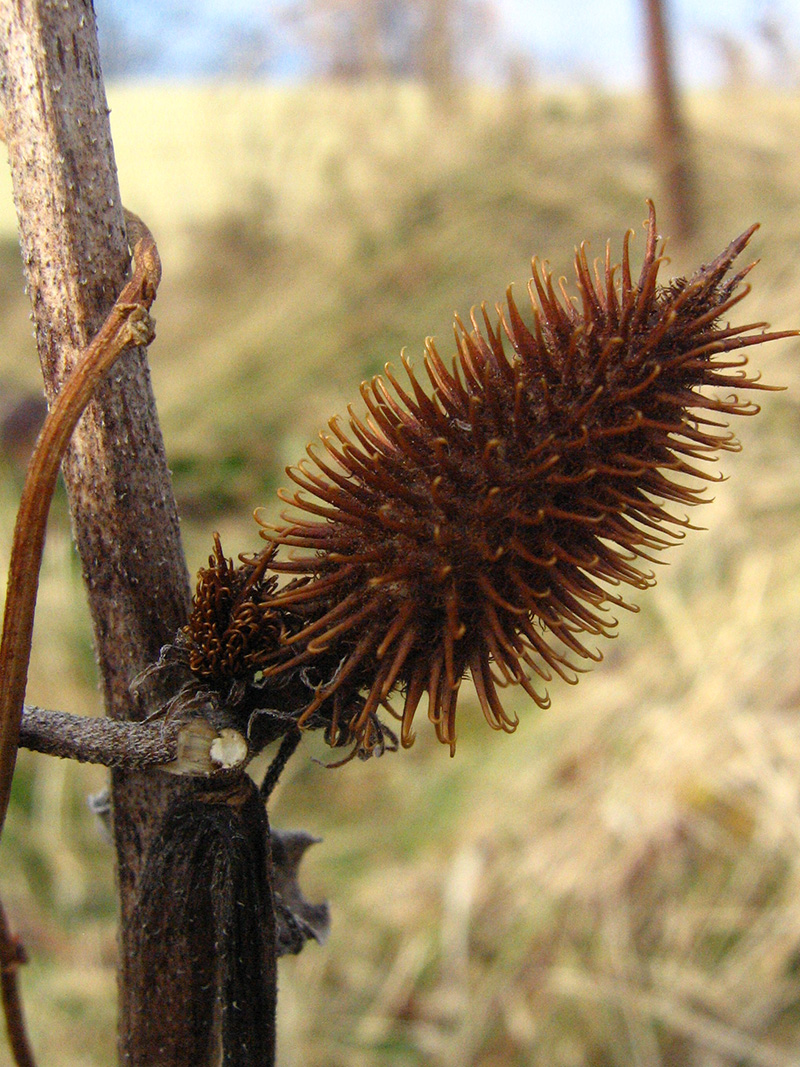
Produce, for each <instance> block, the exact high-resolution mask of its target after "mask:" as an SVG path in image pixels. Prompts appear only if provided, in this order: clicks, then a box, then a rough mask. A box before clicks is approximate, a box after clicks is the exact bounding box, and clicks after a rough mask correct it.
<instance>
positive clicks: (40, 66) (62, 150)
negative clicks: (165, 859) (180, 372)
mask: <svg viewBox="0 0 800 1067" xmlns="http://www.w3.org/2000/svg"><path fill="white" fill-rule="evenodd" d="M0 30H1V31H2V32H1V33H0V61H2V69H3V75H2V79H1V80H0V92H2V100H3V104H4V107H5V112H6V139H7V144H8V152H9V159H10V163H11V170H12V177H13V183H14V196H15V201H16V206H17V214H18V217H19V226H20V241H21V246H22V252H23V258H24V263H25V269H26V274H27V281H28V287H29V292H30V296H31V300H32V304H33V311H34V319H35V324H36V337H37V344H38V349H39V356H40V361H41V365H42V372H43V375H44V381H45V391H46V393H47V395H48V398H49V399H50V400H51V401H52V399H53V398H54V397H55V396H56V395H57V394H58V392H59V389H60V387H61V385H62V383H63V382H64V380H65V378H66V376H67V375H68V374H69V372H70V370H71V369H72V367H73V365H74V363H75V360H76V358H77V356H78V354H79V352H80V351H81V350H82V349H83V348H84V347H85V346H86V344H87V342H88V341H89V340H90V339H91V337H92V335H93V334H94V333H95V332H96V330H97V329H98V328H99V326H100V325H101V324H102V322H103V320H104V318H105V316H106V314H107V312H108V310H109V308H110V307H111V305H112V304H113V302H114V299H115V297H116V295H117V293H118V292H119V291H120V289H121V288H122V286H123V283H124V279H125V276H126V272H127V270H128V262H129V257H128V248H127V238H126V234H125V225H124V219H123V212H122V204H121V200H120V193H119V187H118V183H117V175H116V166H115V162H114V153H113V146H112V142H111V132H110V126H109V121H108V107H107V104H106V98H105V90H104V86H103V82H102V76H101V73H100V64H99V58H98V47H97V34H96V25H95V17H94V10H93V6H92V3H91V0H58V2H54V0H0ZM63 474H64V479H65V482H66V484H67V491H68V494H69V499H70V508H71V513H72V522H73V529H74V535H75V540H76V542H77V546H78V550H79V553H80V556H81V560H82V565H83V572H84V578H85V581H86V585H87V589H88V595H89V603H90V608H91V612H92V618H93V623H94V631H95V643H96V651H97V658H98V663H99V668H100V674H101V680H102V687H103V692H104V696H105V702H106V709H107V711H108V714H109V715H111V716H112V717H114V718H117V719H135V718H140V717H141V716H142V715H144V714H145V713H146V711H147V710H148V709H147V708H144V707H140V706H138V704H137V703H136V701H135V700H134V699H133V698H132V696H131V690H130V684H131V682H132V680H133V679H134V678H135V677H136V675H137V674H138V673H139V672H140V671H141V670H142V669H143V668H144V667H146V666H147V665H148V664H150V663H152V662H153V661H154V660H155V659H156V658H157V656H158V653H159V650H160V648H161V646H162V645H163V644H164V643H166V642H167V641H169V640H170V639H171V638H172V636H173V635H174V633H175V631H176V629H177V628H178V627H179V626H180V625H182V624H183V622H184V621H185V619H186V614H187V610H188V604H189V595H190V594H189V584H188V576H187V572H186V566H185V562H184V558H183V553H182V549H181V544H180V537H179V528H178V518H177V512H176V508H175V502H174V497H173V494H172V488H171V482H170V478H169V472H168V469H167V464H166V459H165V455H164V449H163V443H162V440H161V433H160V429H159V425H158V419H157V415H156V410H155V403H154V399H153V394H152V389H151V386H150V380H149V373H148V368H147V363H146V354H145V351H144V350H133V351H131V353H129V354H128V355H126V356H124V357H123V358H122V359H121V360H120V362H119V363H118V364H117V366H116V367H115V369H114V371H113V373H112V376H111V378H110V380H108V381H106V382H105V383H104V384H103V385H102V386H101V387H100V389H99V390H98V392H97V394H96V397H95V400H94V401H93V402H92V403H91V404H90V406H89V408H88V409H87V410H86V412H85V414H84V416H83V418H82V419H81V421H80V423H79V425H78V427H77V429H76V431H75V434H74V436H73V441H72V445H71V447H70V450H69V452H68V454H67V457H66V459H65V461H64V464H63ZM190 792H191V784H190V783H186V782H182V781H181V780H180V779H174V778H171V777H169V776H167V775H158V774H146V773H138V772H131V771H128V772H122V771H116V772H114V775H113V779H112V793H113V813H114V829H115V838H116V846H117V858H118V881H119V889H120V900H121V932H120V957H121V958H120V1056H121V1059H122V1061H123V1062H124V1063H130V1064H137V1065H141V1067H144V1064H148V1065H152V1064H155V1063H156V1062H157V1055H155V1054H154V1053H153V1050H152V1049H151V1050H150V1052H148V1050H147V1049H142V1048H141V1045H140V1043H139V1041H138V1039H133V1038H132V1037H131V1026H132V1020H136V1019H138V1018H141V1015H142V1011H143V1010H146V1007H145V1006H144V1005H143V1004H141V1003H140V1002H139V1000H137V999H136V997H137V993H138V994H139V999H141V996H142V995H145V993H149V995H150V996H151V997H152V996H153V991H154V990H156V989H157V988H158V983H159V982H162V983H163V982H168V981H169V975H168V974H161V975H157V974H152V975H151V979H152V980H151V981H150V982H149V983H148V982H144V981H142V980H141V979H142V972H143V971H146V969H147V967H148V960H147V945H146V944H145V945H144V946H143V944H142V939H141V937H140V936H139V937H137V938H134V930H133V922H132V920H133V918H134V916H135V915H136V914H138V913H139V910H140V900H139V896H140V890H141V885H142V879H143V863H144V858H145V857H146V856H147V854H148V848H149V846H150V843H151V841H152V839H153V837H154V835H155V834H156V833H157V832H158V829H159V827H160V825H161V822H162V819H163V816H164V813H165V811H166V810H167V809H168V807H171V806H173V805H174V803H175V802H176V800H177V798H178V797H180V796H184V795H187V794H188V793H190ZM168 889H169V887H167V891H168ZM160 951H162V952H163V946H161V949H160ZM196 1007H197V1006H196V1005H192V1004H190V1003H187V1004H186V1005H185V1009H186V1010H185V1013H184V1015H183V1016H181V1014H180V1013H177V1014H174V1013H165V1012H160V1011H159V1010H158V1009H155V1010H154V1013H153V1023H152V1026H151V1027H150V1030H149V1040H151V1041H152V1042H153V1044H154V1046H155V1047H156V1048H157V1047H158V1046H159V1041H160V1032H159V1028H162V1029H163V1032H164V1034H166V1033H169V1040H170V1042H171V1044H172V1045H173V1047H175V1048H178V1049H180V1048H181V1040H180V1028H181V1026H183V1025H186V1026H187V1027H188V1026H189V1022H188V1021H187V1020H189V1019H190V1018H191V1016H192V1014H193V1011H195V1010H196ZM187 1033H188V1030H187ZM190 1045H191V1042H187V1043H186V1047H187V1048H188V1047H189V1046H190ZM134 1046H136V1047H134ZM179 1062H180V1063H182V1062H183V1061H180V1060H176V1061H175V1064H176V1065H177V1064H178V1063H179ZM188 1065H189V1061H188V1060H187V1061H186V1067H188ZM192 1067H203V1065H202V1064H200V1063H197V1061H196V1060H194V1061H192Z"/></svg>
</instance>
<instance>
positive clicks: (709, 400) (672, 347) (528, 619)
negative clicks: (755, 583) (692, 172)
mask: <svg viewBox="0 0 800 1067" xmlns="http://www.w3.org/2000/svg"><path fill="white" fill-rule="evenodd" d="M754 230H755V227H752V228H751V229H750V230H748V231H746V232H745V233H744V234H742V235H741V236H740V237H738V238H737V239H736V240H735V241H733V242H732V243H731V244H730V245H729V246H728V248H727V249H725V251H724V252H722V254H721V255H719V256H718V257H717V258H716V259H715V260H714V261H713V262H712V263H710V264H708V265H706V266H704V267H701V268H700V269H699V270H698V271H697V272H696V273H695V274H694V276H693V277H691V278H689V279H679V280H676V281H672V282H670V283H669V284H667V285H666V286H660V285H659V284H658V280H657V279H658V272H659V266H660V264H661V261H662V254H661V252H662V250H661V249H660V248H659V238H658V233H657V229H656V220H655V213H654V210H653V208H652V205H651V206H650V216H649V221H648V224H647V242H646V247H645V253H644V260H643V263H642V267H641V271H640V273H639V277H638V279H637V280H635V281H634V279H633V276H632V274H631V264H630V254H629V238H630V234H628V235H626V237H625V240H624V246H623V255H622V264H621V266H618V267H616V266H612V264H611V258H610V252H609V250H608V249H607V250H606V255H605V260H604V261H603V262H601V263H599V264H598V263H596V264H594V267H593V268H590V265H589V263H588V261H587V256H586V250H585V248H584V247H581V248H580V250H578V251H577V253H576V256H575V273H576V279H577V286H578V298H577V300H576V299H574V298H572V297H570V296H569V295H568V293H567V291H566V288H565V285H564V283H563V281H562V282H560V283H559V285H558V287H556V286H554V284H553V279H552V277H551V276H550V274H549V273H548V272H547V270H546V269H544V268H542V267H541V266H540V265H539V264H538V263H537V261H535V260H534V263H533V278H532V280H531V282H530V284H529V287H528V289H529V295H530V313H531V320H530V325H526V324H525V322H524V321H523V317H522V315H521V313H520V310H519V309H518V307H517V304H516V303H515V300H514V298H513V296H512V294H511V291H510V290H509V292H508V293H507V302H506V306H505V307H503V308H501V307H499V306H498V308H497V316H498V317H497V320H494V319H493V317H492V316H491V315H490V314H489V313H488V311H487V309H486V307H485V306H484V307H482V308H481V311H480V313H479V314H475V313H473V316H472V319H471V323H470V325H469V326H467V325H465V324H464V323H463V322H462V321H461V320H459V319H457V320H456V325H455V335H456V346H457V352H456V355H455V357H454V358H453V360H452V362H451V363H450V364H449V365H448V364H446V363H445V362H444V361H443V360H442V359H441V357H440V355H439V353H438V351H437V349H436V347H435V345H434V344H433V342H432V341H428V342H427V345H426V354H425V361H424V367H425V377H426V378H427V382H422V381H420V379H419V378H418V377H417V375H416V374H415V372H414V370H413V369H412V367H411V365H410V363H409V362H408V361H407V360H406V359H405V358H404V359H403V364H404V368H405V372H406V381H405V382H402V381H400V380H399V379H398V378H397V377H396V376H395V374H394V372H393V371H392V370H391V368H390V367H388V366H387V368H386V371H385V374H384V375H383V376H379V377H376V378H374V379H372V381H371V382H369V383H363V384H362V386H361V396H362V399H363V403H364V407H365V412H364V413H363V414H361V413H358V412H357V411H356V410H354V409H353V408H350V409H349V416H348V418H347V420H342V419H338V418H337V419H332V420H331V422H330V423H329V430H328V431H327V432H325V433H323V434H321V435H320V436H321V444H318V445H316V446H309V448H308V450H307V451H308V456H307V458H306V459H303V460H301V461H300V463H298V464H297V466H296V467H293V468H290V469H289V471H288V474H289V476H290V478H291V479H292V480H293V481H294V482H295V484H296V486H297V487H298V489H297V490H296V491H295V492H293V493H292V494H291V495H284V496H283V499H284V500H286V501H287V502H288V503H289V504H290V505H291V512H289V513H287V514H286V515H285V516H284V521H283V522H282V523H281V524H280V525H277V526H274V525H268V524H266V523H264V522H263V521H261V520H259V522H260V525H261V535H262V537H264V538H265V539H266V540H267V541H268V542H269V546H268V547H267V548H266V549H265V550H264V551H263V552H262V553H260V554H258V555H256V556H253V557H246V558H243V559H242V561H241V563H240V564H239V565H238V566H234V565H233V564H231V563H230V561H226V560H225V558H224V556H223V555H222V551H221V548H220V547H219V544H218V543H217V546H216V549H215V555H214V556H213V557H212V558H211V560H210V567H209V570H207V571H203V572H201V576H200V583H199V586H198V592H197V596H196V598H195V606H194V611H193V614H192V618H191V620H190V623H189V626H188V627H187V629H186V631H185V634H184V642H185V644H186V646H187V647H188V649H189V654H190V663H191V667H192V670H193V671H194V672H195V673H197V674H198V675H200V676H202V677H203V678H205V679H206V680H211V681H212V682H215V683H216V684H218V685H219V686H221V687H224V686H229V685H231V684H232V683H233V682H236V683H237V684H238V686H239V689H238V692H240V693H242V692H245V691H248V690H249V691H250V692H249V696H248V697H247V699H245V700H244V704H243V707H247V708H248V709H251V708H253V707H255V706H257V705H259V706H261V707H273V706H274V707H279V708H281V710H282V712H283V713H284V714H285V713H287V712H288V713H290V715H291V718H292V721H293V722H296V723H297V724H298V725H300V726H301V727H323V728H324V729H325V730H326V731H327V737H328V740H329V741H330V743H331V744H333V745H343V744H348V743H352V744H353V745H354V746H355V750H356V751H358V752H359V753H360V754H367V753H369V752H370V751H372V750H374V749H376V748H378V749H380V748H382V747H383V746H384V744H385V743H386V737H387V736H391V735H390V734H389V733H388V732H387V731H386V729H385V727H383V726H382V725H381V723H380V720H379V718H378V712H379V710H380V709H381V708H383V709H385V710H388V711H389V712H390V713H391V714H393V715H395V716H396V718H397V719H399V721H400V730H399V732H400V740H401V742H402V744H403V745H410V744H411V743H412V741H413V738H414V733H413V720H414V716H415V712H416V710H417V708H418V706H419V704H420V703H421V702H422V700H423V698H425V697H426V698H427V713H428V718H429V719H430V720H431V722H432V723H433V725H434V727H435V730H436V734H437V736H438V738H439V739H440V740H441V741H442V742H444V743H445V744H446V745H448V746H449V747H450V749H451V752H452V751H453V750H454V748H455V742H456V704H457V700H458V695H459V691H460V687H461V684H462V681H463V679H464V677H465V675H466V674H467V672H469V674H470V675H471V677H472V681H473V683H474V686H475V690H476V692H477V696H478V700H479V702H480V705H481V707H482V709H483V712H484V715H485V716H486V719H487V721H488V722H489V724H490V726H492V727H493V728H495V729H498V730H506V731H511V730H513V729H514V727H515V726H516V719H515V718H513V717H511V716H510V715H509V714H508V712H507V711H506V710H505V708H504V706H503V702H502V698H501V690H502V689H503V688H505V687H506V686H509V685H519V686H521V687H522V688H523V689H524V690H525V691H526V692H527V693H528V694H529V696H530V697H531V699H532V700H533V701H535V703H536V704H537V705H539V707H546V706H547V704H548V697H547V693H546V690H545V688H544V684H545V683H546V682H548V681H549V680H550V679H551V678H552V676H553V674H554V673H555V674H558V675H560V676H562V677H564V678H566V679H568V680H569V681H574V680H576V674H575V670H576V668H575V666H574V664H575V663H576V661H577V662H579V661H581V660H586V659H589V660H596V659H599V658H600V653H599V652H597V651H596V650H595V639H596V638H597V637H599V636H603V635H607V634H608V633H609V632H610V631H611V630H613V628H614V626H615V619H614V618H613V616H612V615H611V614H610V612H611V611H613V609H616V608H619V607H629V605H628V604H627V603H626V601H625V600H624V598H623V596H622V595H621V594H620V592H619V590H620V587H624V586H630V587H633V588H634V589H637V590H641V589H645V588H647V587H648V586H650V585H652V584H653V581H654V577H653V573H652V570H651V569H650V564H651V563H652V562H654V560H655V558H656V557H655V555H654V554H657V553H659V552H660V551H661V550H662V549H664V548H666V547H668V546H669V545H671V544H674V543H675V542H676V541H678V540H680V539H681V538H682V537H683V536H684V534H685V530H686V528H687V527H689V525H690V524H689V522H688V520H687V519H686V517H685V516H684V515H683V509H684V507H685V506H686V505H694V504H697V503H700V502H701V501H702V500H703V499H704V496H703V487H704V483H706V482H708V481H710V480H714V478H713V475H712V474H710V473H709V471H708V468H707V466H706V464H707V463H708V462H709V461H713V460H714V459H715V458H716V457H717V455H718V454H719V453H720V452H721V451H734V450H736V449H737V448H738V443H737V441H736V439H735V438H734V436H733V435H732V434H731V433H730V431H729V430H728V428H727V422H726V420H727V418H728V417H729V416H731V415H749V414H754V413H755V412H756V411H757V410H758V408H757V406H756V405H755V404H754V403H752V402H751V401H749V400H740V399H739V398H738V397H737V396H736V395H734V394H733V393H732V392H731V391H732V390H754V389H759V388H764V386H762V385H761V384H760V383H759V382H758V380H757V378H755V377H751V376H748V374H747V372H746V371H745V369H744V366H745V363H746V358H745V355H744V351H743V350H744V349H745V348H747V347H749V346H751V345H755V344H761V343H763V342H764V341H768V340H772V339H775V338H777V337H782V336H786V335H785V334H778V333H767V332H765V330H764V327H765V324H764V323H750V324H747V325H743V326H731V325H729V324H728V322H727V319H726V316H727V314H728V312H729V311H730V310H731V309H732V308H733V307H734V305H735V304H737V303H738V302H739V301H740V300H742V299H743V297H744V296H745V295H746V294H747V292H748V291H749V290H748V287H747V286H746V285H742V281H743V279H744V277H745V275H746V274H747V273H748V270H749V269H750V268H745V269H744V270H741V271H739V272H738V273H736V274H733V275H732V276H730V277H729V276H728V275H729V272H730V268H731V266H732V264H733V262H734V260H735V259H736V258H737V256H739V254H740V253H741V252H742V250H743V249H744V248H745V246H746V244H747V242H748V240H749V238H750V237H751V235H752V233H753V231H754ZM277 576H288V580H287V578H284V579H283V584H282V585H279V584H278V583H277V581H276V577H277ZM223 587H224V592H222V593H221V591H220V590H221V588H223ZM208 590H213V593H214V597H213V599H214V605H213V606H212V605H211V603H210V599H209V595H208ZM239 620H240V621H239ZM259 702H260V703H259Z"/></svg>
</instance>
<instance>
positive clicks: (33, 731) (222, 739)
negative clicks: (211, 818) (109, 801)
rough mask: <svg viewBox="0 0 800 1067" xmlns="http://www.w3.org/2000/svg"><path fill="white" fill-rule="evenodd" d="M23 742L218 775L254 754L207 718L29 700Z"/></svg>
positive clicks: (113, 763) (97, 759)
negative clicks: (83, 710) (79, 708)
mask: <svg viewBox="0 0 800 1067" xmlns="http://www.w3.org/2000/svg"><path fill="white" fill-rule="evenodd" d="M19 747H20V748H27V749H30V750H31V751H33V752H43V753H44V754H45V755H48V756H59V757H60V758H61V759H73V760H77V762H78V763H99V764H101V765H102V766H104V767H117V768H122V769H124V770H129V771H140V770H145V769H147V768H152V769H160V770H164V771H169V772H170V773H171V774H182V775H195V776H206V777H209V776H213V775H217V774H225V773H226V772H229V771H232V770H238V769H240V768H241V767H243V766H244V764H245V763H246V762H247V759H248V757H249V751H248V747H247V742H246V740H245V739H244V737H242V735H241V734H239V733H237V732H236V731H235V730H230V729H223V730H219V731H217V730H215V729H214V727H213V726H212V725H211V724H210V723H209V722H208V721H207V720H205V719H203V718H199V717H198V718H195V719H192V720H190V721H189V722H179V721H177V720H176V721H171V722H170V721H169V720H162V721H159V722H124V721H120V720H116V719H109V718H107V717H105V716H98V717H97V718H94V717H91V716H88V715H71V714H70V713H69V712H66V711H48V710H46V709H44V708H36V707H32V706H30V705H27V704H26V705H25V709H24V711H23V715H22V723H21V726H20V732H19Z"/></svg>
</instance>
